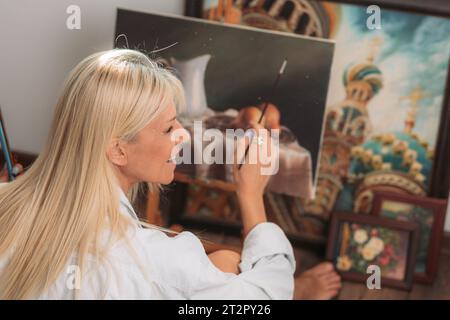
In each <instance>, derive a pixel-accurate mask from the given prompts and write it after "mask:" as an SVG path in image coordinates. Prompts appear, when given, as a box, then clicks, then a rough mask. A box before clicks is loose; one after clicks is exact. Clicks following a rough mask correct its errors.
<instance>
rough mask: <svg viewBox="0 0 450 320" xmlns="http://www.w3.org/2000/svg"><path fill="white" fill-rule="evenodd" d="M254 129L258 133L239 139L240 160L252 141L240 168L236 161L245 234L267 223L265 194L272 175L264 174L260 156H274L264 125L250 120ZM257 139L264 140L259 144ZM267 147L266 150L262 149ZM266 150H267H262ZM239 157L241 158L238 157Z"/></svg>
mask: <svg viewBox="0 0 450 320" xmlns="http://www.w3.org/2000/svg"><path fill="white" fill-rule="evenodd" d="M251 128H253V129H255V131H256V132H255V136H254V137H253V138H252V139H249V138H246V139H241V141H239V142H238V150H240V152H237V154H236V157H235V159H237V161H238V162H239V161H240V160H241V158H242V157H243V155H244V151H245V147H246V146H247V145H248V144H249V143H250V148H249V151H248V154H247V156H246V158H245V160H244V162H243V165H242V166H241V168H240V169H239V168H238V166H239V164H236V163H235V164H234V168H233V176H234V181H235V183H236V194H237V196H238V199H239V206H240V208H241V216H242V222H243V226H244V230H243V233H244V237H245V236H246V235H247V234H248V232H250V230H251V229H253V227H255V226H256V225H257V224H259V223H261V222H266V221H267V218H266V213H265V209H264V201H263V194H264V189H265V188H266V186H267V183H268V181H269V178H270V175H265V174H263V173H264V167H263V165H262V163H261V160H262V159H261V156H262V155H265V156H270V155H271V150H270V147H271V143H270V141H269V139H270V135H269V133H268V131H267V130H266V129H264V127H262V126H261V125H259V124H257V123H251ZM258 142H262V143H261V144H259V143H258ZM263 148H267V149H265V150H264V149H263ZM261 150H264V152H262V153H261V152H260V151H261ZM239 157H240V158H239Z"/></svg>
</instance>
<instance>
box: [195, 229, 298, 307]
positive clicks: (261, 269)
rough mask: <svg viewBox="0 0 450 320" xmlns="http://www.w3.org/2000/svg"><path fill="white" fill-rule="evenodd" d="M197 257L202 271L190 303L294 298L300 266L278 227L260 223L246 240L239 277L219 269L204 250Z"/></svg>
mask: <svg viewBox="0 0 450 320" xmlns="http://www.w3.org/2000/svg"><path fill="white" fill-rule="evenodd" d="M197 240H198V239H197ZM200 251H202V252H200ZM197 254H198V257H197V258H198V260H197V261H198V262H199V263H198V265H197V266H198V270H196V272H195V275H193V281H192V282H191V284H192V287H191V288H190V290H189V291H188V295H189V296H188V298H190V299H237V300H241V299H244V300H246V299H292V297H293V292H294V272H295V266H296V263H295V258H294V254H293V250H292V245H291V244H290V242H289V241H288V239H287V238H286V235H285V234H284V232H283V231H282V230H281V228H280V227H279V226H277V225H276V224H274V223H269V222H265V223H260V224H258V225H257V226H255V227H254V228H253V229H252V230H251V231H250V232H249V234H248V235H247V237H246V238H245V240H244V246H243V251H242V254H241V263H240V265H239V267H240V269H241V273H240V274H239V275H235V274H232V273H225V272H222V271H220V270H219V269H217V268H216V267H215V266H214V265H213V264H212V262H211V261H210V260H209V258H208V256H207V255H206V253H205V251H204V250H199V252H197Z"/></svg>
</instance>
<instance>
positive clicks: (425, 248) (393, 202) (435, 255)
mask: <svg viewBox="0 0 450 320" xmlns="http://www.w3.org/2000/svg"><path fill="white" fill-rule="evenodd" d="M446 209H447V201H446V200H442V199H435V198H427V197H413V196H409V195H403V194H396V193H395V194H394V193H389V192H380V191H378V192H376V193H375V195H374V202H373V207H372V211H371V215H374V216H379V217H385V218H391V219H397V220H406V221H411V222H417V223H418V224H419V225H420V234H419V248H418V253H417V261H416V268H415V273H414V280H415V281H417V282H421V283H426V284H430V283H432V282H433V280H434V278H435V277H436V274H437V269H438V262H439V252H440V248H441V242H442V237H443V233H444V223H445V215H446Z"/></svg>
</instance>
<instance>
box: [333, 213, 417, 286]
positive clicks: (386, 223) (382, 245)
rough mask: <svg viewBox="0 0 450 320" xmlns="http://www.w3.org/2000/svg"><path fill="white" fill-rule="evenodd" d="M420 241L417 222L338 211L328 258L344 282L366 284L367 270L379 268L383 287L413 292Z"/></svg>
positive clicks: (335, 216)
mask: <svg viewBox="0 0 450 320" xmlns="http://www.w3.org/2000/svg"><path fill="white" fill-rule="evenodd" d="M418 240H419V226H418V224H417V223H413V222H405V221H397V220H393V219H389V218H380V217H376V216H371V215H359V214H355V213H345V212H335V213H333V215H332V219H331V223H330V229H329V236H328V246H327V254H326V257H327V260H329V261H331V262H332V263H333V265H334V266H335V268H336V270H337V272H338V273H339V274H340V275H341V277H342V279H344V280H350V281H356V282H363V283H366V281H367V279H368V277H369V276H370V274H368V273H367V267H368V266H369V265H376V266H378V267H380V271H381V278H380V284H381V287H382V288H383V287H391V288H396V289H401V290H410V289H411V287H412V283H413V274H414V269H415V268H414V267H415V261H416V254H417V248H418Z"/></svg>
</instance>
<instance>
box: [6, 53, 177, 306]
mask: <svg viewBox="0 0 450 320" xmlns="http://www.w3.org/2000/svg"><path fill="white" fill-rule="evenodd" d="M181 103H183V89H182V85H181V83H180V81H179V80H178V79H177V78H176V77H175V76H174V75H173V74H172V73H171V72H170V71H168V70H166V69H164V68H162V67H161V66H159V65H158V64H157V63H156V62H154V61H152V60H150V59H149V58H148V57H147V56H146V55H144V54H142V53H140V52H137V51H134V50H128V49H115V50H110V51H105V52H100V53H96V54H93V55H91V56H89V57H87V58H86V59H84V60H83V61H82V62H81V63H80V64H78V65H77V66H76V67H75V68H74V70H73V71H72V72H71V74H70V75H69V77H68V79H67V81H66V83H65V86H64V89H63V92H62V94H61V96H60V98H59V100H58V103H57V106H56V110H55V114H54V119H53V123H52V126H51V129H50V133H49V138H48V141H47V143H46V145H45V147H44V149H43V151H42V152H41V153H40V155H39V157H38V158H37V160H36V161H35V163H34V164H33V165H32V166H31V167H30V168H29V169H28V170H27V171H26V173H25V174H24V175H23V176H21V177H19V178H18V179H16V180H15V181H14V182H11V183H9V184H7V185H6V186H5V187H2V188H0V257H5V256H7V257H8V260H7V264H6V266H5V268H4V271H3V272H2V274H1V275H0V298H3V299H29V298H36V297H38V296H39V295H40V294H42V293H43V292H44V291H45V290H47V289H48V288H49V287H50V286H51V285H52V284H53V283H54V282H55V281H56V280H57V279H58V276H59V275H60V274H61V272H62V271H63V269H64V267H65V266H66V264H67V263H68V261H69V259H70V258H71V256H72V255H73V254H76V256H77V259H78V262H77V263H78V265H79V266H83V264H84V262H85V261H84V260H85V257H86V255H87V254H88V253H91V252H92V253H93V254H94V255H95V256H96V257H99V256H104V254H105V253H106V250H107V247H108V246H103V245H101V244H100V243H101V242H102V241H100V240H99V239H100V235H101V233H102V232H103V231H104V230H105V228H107V229H108V230H111V231H112V232H111V235H113V237H112V238H110V241H109V242H108V243H109V244H111V243H112V242H113V241H115V240H118V239H121V238H122V237H124V236H125V234H126V229H127V227H128V226H129V220H127V219H126V218H125V217H124V216H123V215H122V214H121V213H120V212H119V195H118V181H117V179H116V177H115V174H114V171H113V168H112V165H111V163H110V162H109V160H108V158H107V156H106V149H107V146H108V144H109V143H110V141H111V139H112V138H121V139H124V140H125V141H132V140H133V138H134V137H135V136H136V134H137V133H138V132H139V131H140V130H141V129H143V128H144V127H145V126H146V125H147V124H148V123H149V122H150V121H152V120H153V119H154V118H155V117H156V116H157V115H158V114H159V113H160V112H161V111H162V110H163V109H164V108H165V107H167V106H168V105H169V104H175V105H176V106H177V105H179V104H181Z"/></svg>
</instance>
